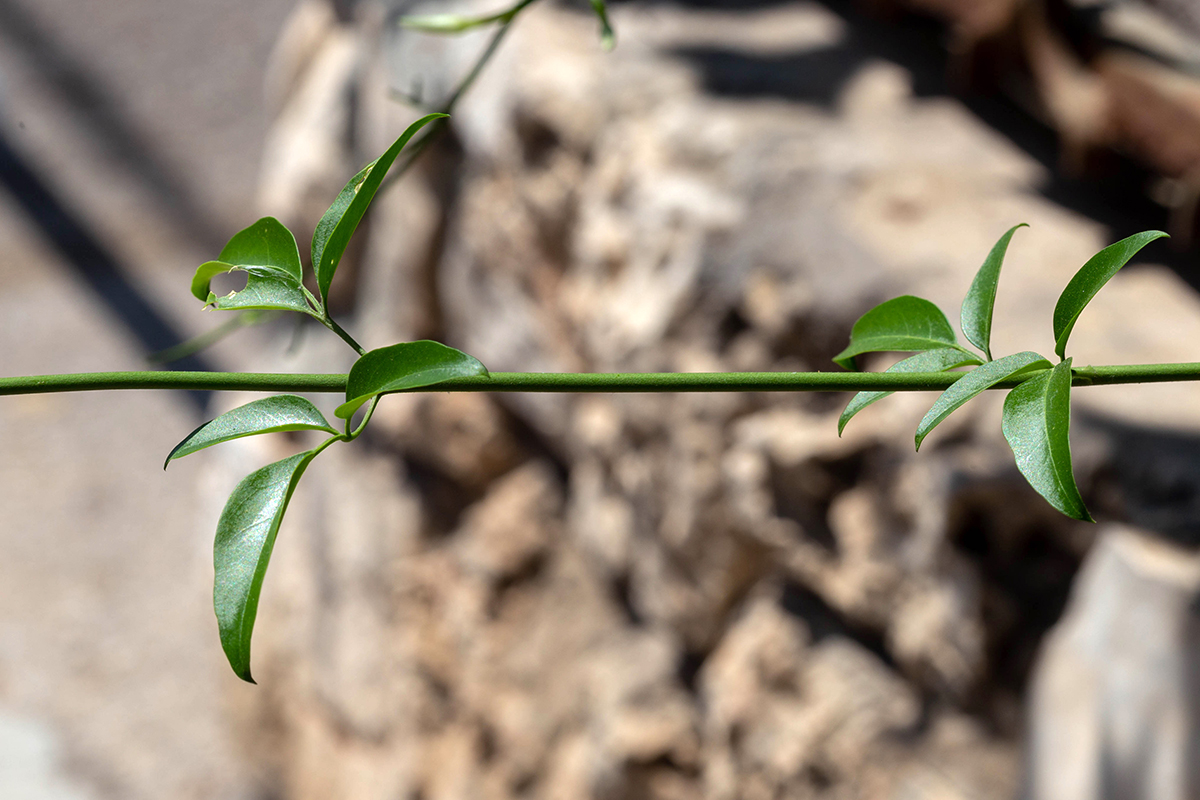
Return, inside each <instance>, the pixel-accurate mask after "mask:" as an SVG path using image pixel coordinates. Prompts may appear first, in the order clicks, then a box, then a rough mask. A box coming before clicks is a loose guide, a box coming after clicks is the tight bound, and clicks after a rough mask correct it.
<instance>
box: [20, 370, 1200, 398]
mask: <svg viewBox="0 0 1200 800" xmlns="http://www.w3.org/2000/svg"><path fill="white" fill-rule="evenodd" d="M965 374H966V373H963V372H909V373H886V372H493V373H491V374H490V375H486V376H479V377H470V378H455V379H453V380H449V381H445V382H443V383H439V384H435V385H433V386H425V387H421V388H419V389H412V390H410V391H414V392H565V393H574V392H581V393H605V392H614V393H622V392H861V391H883V392H928V391H943V390H945V389H947V388H949V387H950V386H951V385H952V384H953V383H954V382H955V381H957V380H959V379H960V378H961V377H962V376H963V375H965ZM1032 374H1033V373H1024V374H1023V375H1021V376H1020V377H1018V378H1014V379H1011V380H1008V381H1003V382H1001V383H998V384H996V386H995V387H993V388H996V389H1010V388H1012V387H1013V386H1016V385H1017V384H1018V383H1020V382H1021V381H1023V380H1027V379H1028V378H1029V377H1030V376H1031V375H1032ZM1073 376H1074V377H1073V381H1072V383H1073V385H1075V386H1106V385H1113V384H1128V383H1166V382H1173V381H1200V363H1197V362H1192V363H1183V364H1132V365H1120V366H1099V367H1079V368H1076V369H1075V370H1073ZM113 389H182V390H190V391H250V392H313V393H321V392H345V391H346V376H345V375H344V374H339V373H326V374H320V373H318V374H294V375H293V374H284V373H254V372H168V371H159V372H85V373H75V374H63V375H27V376H18V377H11V378H0V396H2V395H18V394H45V393H51V392H84V391H96V390H113Z"/></svg>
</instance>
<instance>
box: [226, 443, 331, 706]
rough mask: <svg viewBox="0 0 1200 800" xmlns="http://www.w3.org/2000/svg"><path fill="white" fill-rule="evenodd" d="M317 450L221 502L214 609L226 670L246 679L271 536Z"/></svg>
mask: <svg viewBox="0 0 1200 800" xmlns="http://www.w3.org/2000/svg"><path fill="white" fill-rule="evenodd" d="M316 454H317V451H316V450H310V451H308V452H307V453H301V454H299V455H295V456H292V457H291V458H285V459H284V460H282V461H276V462H275V463H274V464H269V465H267V466H265V467H263V468H262V469H260V470H258V471H257V472H253V473H251V474H250V475H248V476H247V477H246V478H245V479H244V480H243V481H242V482H241V483H239V484H238V485H237V488H236V489H234V490H233V494H232V495H230V496H229V502H227V503H226V504H225V510H224V511H222V512H221V519H220V521H219V522H218V523H217V540H216V545H215V547H214V548H213V567H214V569H215V572H216V576H215V577H216V579H215V582H214V584H213V608H214V609H215V610H216V612H217V625H218V627H219V628H220V632H221V647H222V648H224V650H225V656H226V657H227V658H228V659H229V666H231V667H233V671H234V672H235V673H237V676H238V677H239V678H241V679H242V680H244V681H247V682H249V683H254V678H253V677H252V676H251V675H250V637H251V634H252V633H253V632H254V618H255V616H256V615H257V614H258V598H259V594H260V593H261V592H262V584H263V577H264V576H265V575H266V572H267V564H268V563H269V562H270V560H271V550H272V549H273V548H274V546H275V536H276V534H277V533H278V532H279V524H280V522H282V521H283V514H284V512H285V511H286V510H287V506H288V502H289V501H290V500H291V499H292V492H294V491H295V490H296V484H297V483H298V482H299V481H300V476H301V475H303V474H304V470H305V469H306V468H307V467H308V465H309V463H310V462H311V461H312V459H313V457H314V456H316Z"/></svg>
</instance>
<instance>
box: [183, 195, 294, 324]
mask: <svg viewBox="0 0 1200 800" xmlns="http://www.w3.org/2000/svg"><path fill="white" fill-rule="evenodd" d="M235 271H236V272H245V273H246V287H245V288H244V289H241V290H238V291H234V292H230V293H229V294H227V295H223V296H221V297H218V296H217V295H215V294H214V293H213V292H212V290H211V284H212V280H213V278H215V277H216V276H217V275H221V274H224V273H226V272H235ZM303 280H304V271H303V267H302V266H301V265H300V249H299V248H298V247H297V246H296V238H295V237H294V236H292V232H291V231H289V230H288V229H287V228H286V227H284V225H283V223H281V222H280V221H279V220H277V219H275V218H274V217H263V218H262V219H260V220H259V221H258V222H255V223H254V224H253V225H251V226H250V227H248V228H246V229H245V230H242V231H239V232H238V233H236V234H234V236H233V238H232V239H230V240H229V243H228V244H226V245H225V247H224V249H222V250H221V254H220V255H219V256H217V259H216V260H215V261H207V262H205V263H203V264H201V265H200V266H199V267H198V268H197V269H196V274H195V276H194V277H193V278H192V294H193V295H195V296H196V299H197V300H203V301H204V303H205V304H206V305H210V306H214V307H215V308H219V309H222V310H231V309H251V308H262V309H279V310H284V311H300V312H302V313H306V314H309V313H312V307H311V306H310V304H309V302H308V299H307V295H306V293H305V291H304V289H303V287H302V282H303Z"/></svg>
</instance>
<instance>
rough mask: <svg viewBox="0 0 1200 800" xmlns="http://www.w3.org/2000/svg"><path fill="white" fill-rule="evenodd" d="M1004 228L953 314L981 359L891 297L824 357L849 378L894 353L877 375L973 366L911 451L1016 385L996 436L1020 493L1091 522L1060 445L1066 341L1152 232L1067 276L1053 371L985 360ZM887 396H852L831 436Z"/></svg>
mask: <svg viewBox="0 0 1200 800" xmlns="http://www.w3.org/2000/svg"><path fill="white" fill-rule="evenodd" d="M1021 227H1026V226H1025V225H1024V224H1021V225H1016V226H1014V227H1013V228H1010V229H1009V230H1008V231H1007V232H1006V233H1005V234H1004V235H1003V236H1001V237H1000V240H999V241H998V242H996V244H995V246H994V247H993V248H992V250H991V252H990V253H989V254H988V257H987V258H986V259H985V260H984V262H983V266H981V267H980V269H979V272H978V273H977V274H976V275H975V279H974V280H973V281H972V283H971V288H970V290H969V291H968V292H967V296H966V298H965V299H964V301H963V305H962V314H961V321H962V330H963V335H964V336H965V337H966V339H967V341H968V342H970V343H971V344H973V345H975V347H977V348H978V349H979V350H980V351H982V354H983V359H982V360H981V359H980V357H979V354H977V353H973V352H971V351H970V350H968V349H967V348H965V347H963V346H962V345H960V344H959V343H958V339H957V337H956V336H955V334H954V329H953V328H952V327H951V326H950V323H949V321H948V320H947V319H946V315H945V314H943V313H942V311H941V309H939V308H938V307H937V306H936V305H934V304H933V303H931V302H929V301H928V300H922V299H921V298H919V297H912V296H904V297H897V298H895V299H893V300H889V301H887V302H885V303H882V304H880V305H878V306H876V307H875V308H873V309H871V310H870V311H868V312H867V313H866V314H864V315H863V316H862V317H861V318H860V319H859V320H858V322H856V323H855V324H854V327H853V329H852V330H851V333H850V345H849V346H848V347H847V348H846V349H845V350H843V351H842V352H841V353H839V354H838V355H837V356H835V357H834V361H835V362H836V363H837V364H839V365H841V366H843V367H845V368H846V369H855V368H856V364H855V357H856V356H859V355H862V354H864V353H874V352H886V351H899V352H906V351H907V352H912V351H917V354H916V355H914V356H910V357H908V358H906V359H904V360H902V361H900V362H898V363H896V364H894V365H893V366H892V367H890V368H889V369H888V370H886V371H887V372H945V371H948V370H953V369H957V368H960V367H968V366H969V367H974V368H973V369H971V370H970V371H969V372H966V373H963V374H962V377H961V378H959V379H958V380H956V381H955V382H954V384H952V385H951V386H950V388H949V389H947V390H946V391H945V392H943V393H942V395H941V396H940V397H939V398H938V399H937V401H936V402H935V403H934V404H933V407H932V408H930V409H929V411H928V413H926V414H925V416H924V417H923V418H922V419H921V422H920V423H919V424H918V425H917V432H916V446H917V448H918V449H919V448H920V447H921V442H922V441H924V439H925V437H926V436H928V435H929V432H930V431H932V430H933V429H934V428H935V427H936V426H937V425H938V424H939V423H940V422H942V420H944V419H946V418H947V417H948V416H950V414H951V413H953V412H954V411H955V410H956V409H958V408H959V407H961V406H962V405H964V404H965V403H967V402H968V401H970V400H971V399H972V398H974V397H976V396H977V395H979V394H980V393H981V392H983V391H985V390H987V389H991V388H993V387H995V386H998V385H1012V384H1014V383H1015V384H1016V385H1015V386H1014V387H1013V389H1012V391H1010V392H1009V394H1008V396H1007V397H1006V398H1005V401H1004V411H1003V422H1002V430H1003V433H1004V438H1005V439H1006V440H1007V441H1008V444H1009V446H1010V447H1011V448H1012V451H1013V455H1014V456H1015V457H1016V462H1017V468H1018V469H1019V470H1020V472H1021V474H1022V475H1023V476H1024V477H1025V479H1026V480H1027V481H1029V484H1030V485H1031V486H1032V487H1033V488H1034V489H1035V490H1036V491H1037V492H1038V493H1039V494H1040V495H1042V497H1044V498H1045V499H1046V500H1047V501H1049V503H1050V504H1051V505H1053V506H1054V507H1055V508H1057V509H1058V510H1059V511H1061V512H1062V513H1064V514H1066V515H1067V516H1069V517H1072V518H1074V519H1080V520H1087V521H1092V517H1091V515H1090V514H1089V513H1088V510H1087V507H1086V506H1085V505H1084V502H1083V498H1082V497H1081V496H1080V494H1079V489H1078V487H1077V486H1076V484H1075V477H1074V474H1073V472H1072V469H1071V448H1070V441H1069V430H1070V419H1071V401H1070V394H1071V382H1072V373H1071V359H1069V358H1067V357H1066V346H1067V339H1068V338H1069V337H1070V335H1071V331H1072V330H1073V329H1074V327H1075V322H1076V321H1077V320H1078V319H1079V315H1080V314H1081V313H1082V312H1083V309H1084V308H1085V307H1086V306H1087V304H1088V303H1089V302H1090V301H1091V299H1092V298H1093V297H1095V296H1096V293H1097V292H1098V291H1100V289H1101V287H1103V286H1104V284H1105V283H1107V282H1108V280H1109V279H1110V278H1112V277H1113V275H1115V274H1116V273H1117V271H1118V270H1120V269H1121V267H1123V266H1125V264H1127V263H1128V262H1129V260H1130V259H1131V258H1132V257H1133V256H1134V254H1136V253H1137V252H1138V251H1139V250H1141V249H1142V248H1143V247H1145V246H1146V245H1147V244H1149V243H1150V242H1152V241H1154V240H1155V239H1158V238H1161V237H1163V236H1166V234H1165V233H1163V232H1161V231H1145V232H1142V233H1138V234H1135V235H1133V236H1130V237H1128V238H1127V239H1122V240H1121V241H1119V242H1117V243H1116V244H1114V245H1111V246H1109V247H1106V248H1104V249H1103V250H1101V251H1100V252H1099V253H1097V254H1096V255H1095V256H1093V257H1092V258H1090V259H1089V260H1088V261H1087V263H1086V264H1084V265H1083V267H1081V268H1080V270H1079V271H1078V272H1077V273H1076V274H1075V276H1074V277H1073V278H1072V279H1071V281H1070V282H1069V283H1068V284H1067V287H1066V288H1065V289H1064V290H1063V293H1062V294H1061V295H1060V296H1059V298H1058V303H1057V304H1056V305H1055V308H1054V319H1053V330H1054V343H1055V345H1054V350H1055V353H1056V354H1057V355H1058V357H1059V359H1060V363H1058V364H1057V365H1053V366H1052V365H1051V363H1050V362H1049V361H1048V360H1047V359H1045V358H1043V357H1042V356H1040V355H1038V354H1037V353H1034V352H1031V351H1026V352H1022V353H1016V354H1014V355H1010V356H1005V357H1003V358H999V359H993V358H992V350H991V332H992V314H993V310H994V307H995V302H996V287H997V284H998V283H999V279H1000V268H1001V266H1002V264H1003V262H1004V256H1005V253H1006V252H1007V250H1008V244H1009V241H1011V239H1012V236H1013V234H1014V233H1015V232H1016V231H1017V229H1018V228H1021ZM889 394H891V392H859V393H858V394H856V395H855V396H854V397H853V398H851V400H850V402H849V404H847V406H846V408H845V410H844V411H843V412H842V415H841V418H840V419H839V420H838V433H839V435H840V434H841V432H842V431H843V430H844V429H845V427H846V423H847V422H849V421H850V419H851V418H852V417H853V416H854V415H855V414H857V413H858V412H859V411H862V410H863V409H864V408H866V407H867V406H869V405H870V404H872V403H874V402H876V401H877V400H880V399H881V398H883V397H886V396H887V395H889Z"/></svg>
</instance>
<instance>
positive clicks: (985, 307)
mask: <svg viewBox="0 0 1200 800" xmlns="http://www.w3.org/2000/svg"><path fill="white" fill-rule="evenodd" d="M1028 227H1029V226H1028V225H1027V224H1025V223H1024V222H1022V223H1021V224H1020V225H1014V226H1013V227H1011V228H1009V229H1008V232H1007V233H1005V234H1004V235H1003V236H1001V237H1000V241H998V242H996V244H995V246H994V247H992V251H991V252H990V253H988V256H987V258H985V259H984V260H983V266H981V267H980V268H979V272H977V273H975V280H973V281H971V288H970V289H968V290H967V296H966V298H965V299H964V300H963V304H962V315H961V319H962V330H963V336H965V337H967V341H968V342H970V343H971V344H973V345H975V346H976V347H978V348H979V349H980V350H982V351H983V352H984V354H985V355H986V356H987V360H988V361H991V360H992V312H993V310H994V309H995V306H996V285H997V284H998V283H999V282H1000V267H1001V266H1003V264H1004V254H1005V253H1006V252H1008V243H1009V241H1010V240H1011V239H1012V237H1013V234H1014V233H1016V232H1017V228H1028Z"/></svg>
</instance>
